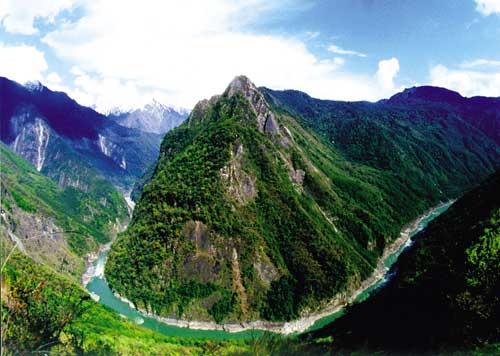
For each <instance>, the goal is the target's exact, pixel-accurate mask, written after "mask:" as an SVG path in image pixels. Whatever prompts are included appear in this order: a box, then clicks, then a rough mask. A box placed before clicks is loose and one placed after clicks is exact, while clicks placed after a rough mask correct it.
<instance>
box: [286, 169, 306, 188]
mask: <svg viewBox="0 0 500 356" xmlns="http://www.w3.org/2000/svg"><path fill="white" fill-rule="evenodd" d="M305 175H306V172H304V171H303V170H302V169H297V170H294V169H292V170H291V171H290V179H291V181H292V183H293V184H297V185H301V184H302V182H303V181H304V177H305Z"/></svg>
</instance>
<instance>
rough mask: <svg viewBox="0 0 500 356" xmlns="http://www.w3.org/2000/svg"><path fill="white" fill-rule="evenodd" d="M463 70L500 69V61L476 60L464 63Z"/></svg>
mask: <svg viewBox="0 0 500 356" xmlns="http://www.w3.org/2000/svg"><path fill="white" fill-rule="evenodd" d="M460 67H461V68H477V67H500V61H498V60H494V59H484V58H480V59H474V60H471V61H466V62H463V63H462V64H461V65H460Z"/></svg>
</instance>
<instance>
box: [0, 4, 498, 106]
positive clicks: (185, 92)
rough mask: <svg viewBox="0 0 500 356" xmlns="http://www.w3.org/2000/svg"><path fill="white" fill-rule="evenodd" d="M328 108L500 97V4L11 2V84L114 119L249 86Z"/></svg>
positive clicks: (2, 50) (3, 28)
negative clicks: (415, 92)
mask: <svg viewBox="0 0 500 356" xmlns="http://www.w3.org/2000/svg"><path fill="white" fill-rule="evenodd" d="M240 74H244V75H246V76H248V77H249V78H250V79H251V80H252V81H253V82H254V83H255V84H256V85H257V86H266V87H269V88H272V89H297V90H301V91H304V92H306V93H308V94H309V95H311V96H313V97H317V98H322V99H334V100H349V101H355V100H368V101H376V100H379V99H382V98H387V97H390V96H391V95H393V94H395V93H396V92H398V91H401V90H402V89H404V88H406V87H411V86H415V85H436V86H442V87H446V88H449V89H452V90H455V91H458V92H460V93H461V94H462V95H464V96H475V95H484V96H500V0H419V1H415V0H325V1H321V0H302V1H298V0H198V1H193V0H182V1H168V0H164V1H153V0H141V1H129V0H0V75H1V76H6V77H8V78H10V79H12V80H16V81H18V82H20V83H25V82H27V81H35V80H39V81H40V82H42V83H43V84H44V85H46V86H47V87H49V88H50V89H52V90H60V91H65V92H67V93H68V94H69V95H70V96H71V97H73V98H74V99H76V100H77V101H78V102H79V103H81V104H83V105H87V106H92V107H94V108H95V109H96V110H98V111H100V112H102V113H106V112H109V111H110V110H114V109H117V108H118V109H121V110H129V109H133V108H137V107H141V106H143V105H145V104H146V103H148V102H150V101H152V99H156V100H158V101H160V102H163V103H165V104H168V105H172V106H177V107H184V108H188V109H190V108H192V107H193V106H194V104H195V103H196V102H197V101H199V100H201V99H204V98H209V97H211V96H212V95H214V94H219V93H221V92H223V91H224V89H225V88H226V86H227V85H228V84H229V82H230V81H231V80H232V78H234V77H235V76H236V75H240Z"/></svg>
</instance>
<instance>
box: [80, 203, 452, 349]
mask: <svg viewBox="0 0 500 356" xmlns="http://www.w3.org/2000/svg"><path fill="white" fill-rule="evenodd" d="M450 205H451V203H446V204H442V205H440V206H438V207H437V208H435V209H433V210H431V212H430V213H429V214H427V215H426V216H425V217H423V218H422V219H420V221H419V222H418V224H417V225H416V226H414V227H413V228H412V229H411V230H410V231H409V233H408V234H409V237H410V238H409V239H407V240H405V243H404V244H402V245H401V246H399V248H398V249H397V250H395V251H393V252H391V253H389V254H388V255H387V256H385V258H384V260H383V263H384V265H385V268H384V273H383V274H382V275H381V277H380V278H377V280H376V281H374V283H371V284H370V285H369V287H367V288H366V289H364V290H363V291H361V292H360V293H359V294H358V295H357V296H356V297H355V298H354V301H355V302H359V301H362V300H365V299H366V298H368V297H369V296H370V293H371V292H372V291H374V290H375V289H377V288H380V287H381V286H383V284H384V283H386V282H387V280H388V278H390V276H389V269H390V267H391V266H392V265H393V264H394V263H395V262H396V261H397V259H398V257H399V255H400V254H401V252H403V250H404V249H406V248H408V247H409V246H410V245H411V243H412V239H411V237H412V236H414V235H415V234H417V233H418V232H420V231H421V230H423V229H424V228H425V227H426V226H427V224H428V223H429V222H430V221H432V220H433V219H435V218H436V217H437V216H439V215H440V214H442V213H443V212H444V211H446V210H447V209H448V207H449V206H450ZM402 235H403V233H402ZM107 254H108V249H103V250H102V251H101V252H100V254H99V256H98V258H97V259H96V260H95V261H94V266H93V269H92V271H93V276H92V278H91V279H90V281H89V282H88V284H87V285H86V288H87V290H88V291H89V292H90V293H91V295H92V296H93V297H94V298H95V299H98V300H99V303H102V304H104V305H107V306H108V307H110V308H112V309H114V310H115V311H117V312H118V313H120V314H121V315H122V316H124V317H127V318H129V319H131V320H133V321H134V322H136V323H137V324H141V325H143V326H145V327H147V328H149V329H151V330H154V331H156V332H159V333H161V334H164V335H169V336H183V337H196V338H209V339H219V340H220V339H245V338H255V337H258V336H260V335H262V334H263V333H264V331H262V330H247V331H241V332H227V331H223V330H196V329H191V328H186V327H180V326H171V325H167V324H165V323H163V322H160V321H158V320H156V319H154V318H151V317H148V316H146V315H144V314H142V313H140V312H139V311H137V310H136V309H135V308H133V307H132V306H131V305H130V304H129V303H127V302H125V301H122V300H121V299H119V298H118V297H116V296H115V295H114V294H113V292H112V291H111V289H110V288H109V286H108V284H107V282H106V280H105V278H104V265H105V263H106V258H107ZM337 309H338V310H333V311H332V313H330V314H329V315H326V316H324V317H321V318H320V319H318V320H315V322H314V323H313V324H312V326H310V327H309V328H308V329H307V330H306V331H311V330H316V329H319V328H321V327H323V326H325V325H327V324H329V323H331V322H332V321H333V320H335V319H336V318H338V317H339V316H341V315H342V313H343V312H344V308H337Z"/></svg>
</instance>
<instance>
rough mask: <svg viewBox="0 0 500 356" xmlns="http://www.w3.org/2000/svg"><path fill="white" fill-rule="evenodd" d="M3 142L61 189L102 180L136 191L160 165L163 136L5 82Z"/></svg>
mask: <svg viewBox="0 0 500 356" xmlns="http://www.w3.org/2000/svg"><path fill="white" fill-rule="evenodd" d="M0 98H1V100H2V105H1V107H0V124H1V131H0V132H1V140H2V141H3V142H4V143H5V144H7V145H8V146H9V147H10V148H11V149H12V150H13V151H14V152H16V153H17V154H19V155H20V156H22V157H23V158H25V159H26V160H28V161H30V162H31V163H32V164H33V165H34V166H35V168H36V169H37V170H38V171H39V172H42V173H44V174H45V175H47V176H49V177H50V178H52V179H53V180H54V181H55V182H56V183H58V184H59V185H60V186H61V187H65V186H73V187H76V188H78V189H80V190H83V191H86V190H88V189H92V187H90V186H89V184H90V182H89V179H87V178H88V177H91V178H90V180H92V179H95V176H96V175H99V176H102V177H105V178H107V179H108V180H110V181H111V182H113V184H115V185H119V186H121V187H122V188H125V189H130V188H131V186H132V185H133V184H134V182H135V180H136V179H137V178H138V177H141V176H142V175H143V174H144V172H145V170H146V168H147V167H149V165H151V164H152V162H153V161H154V160H156V158H157V156H158V148H159V145H160V139H161V136H160V135H157V134H152V133H146V132H143V131H140V130H137V129H130V128H127V127H123V126H120V125H118V124H116V123H115V122H114V121H113V120H111V119H108V118H107V117H105V116H103V115H101V114H99V113H97V112H96V111H94V110H92V109H91V108H87V107H84V106H81V105H79V104H78V103H77V102H76V101H74V100H73V99H71V98H70V97H68V96H67V95H66V94H65V93H62V92H53V91H51V90H50V89H48V88H46V87H44V86H43V85H41V84H40V83H38V84H36V85H33V84H32V85H28V86H22V85H20V84H18V83H16V82H13V81H10V80H8V79H7V78H3V77H0Z"/></svg>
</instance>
